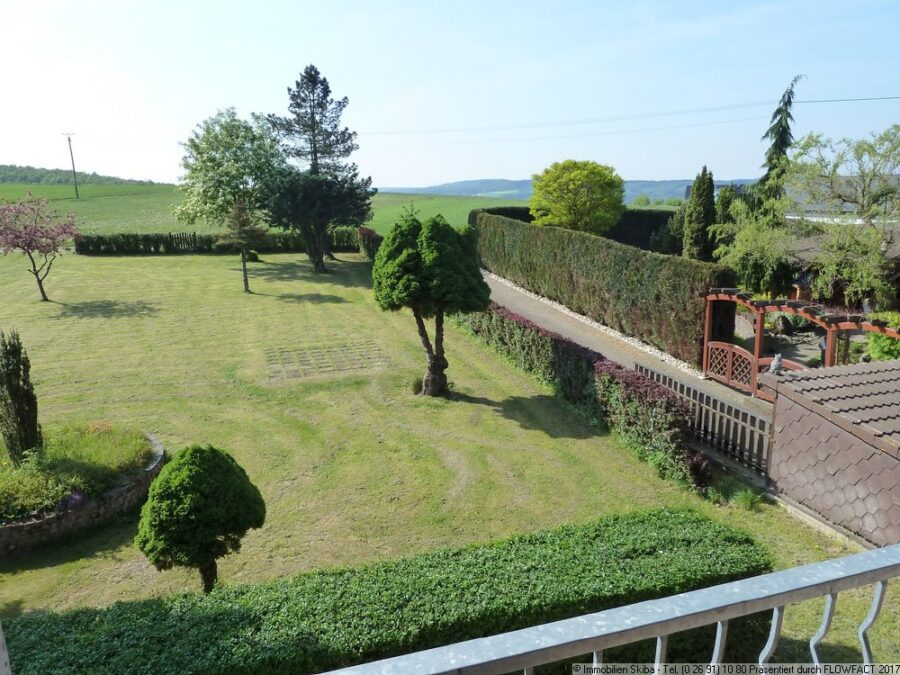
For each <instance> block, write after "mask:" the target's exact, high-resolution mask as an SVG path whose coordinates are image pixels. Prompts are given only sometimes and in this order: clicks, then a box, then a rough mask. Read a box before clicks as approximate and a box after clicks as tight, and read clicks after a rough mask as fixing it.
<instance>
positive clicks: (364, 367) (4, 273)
mask: <svg viewBox="0 0 900 675" xmlns="http://www.w3.org/2000/svg"><path fill="white" fill-rule="evenodd" d="M340 257H341V258H343V259H344V260H343V261H342V262H339V263H335V264H334V265H333V272H332V273H331V274H330V275H327V276H321V277H320V276H316V275H314V274H312V273H311V271H310V266H309V264H308V262H307V261H306V260H305V259H304V257H302V256H298V255H277V256H276V255H272V256H264V262H261V263H258V264H253V265H251V285H252V286H253V288H254V290H255V291H256V292H255V293H254V294H253V295H245V294H244V293H242V292H241V282H240V272H239V264H238V262H237V260H236V259H234V258H231V257H226V256H178V257H145V258H128V257H115V258H88V257H81V256H65V257H64V258H62V259H61V260H59V261H58V263H57V266H56V267H55V268H54V272H53V274H52V275H51V276H50V278H49V280H48V292H49V294H50V297H51V298H52V299H53V301H54V302H52V303H41V302H39V301H38V294H37V289H36V288H35V287H34V283H33V281H32V280H31V279H30V278H29V276H28V274H27V272H26V271H25V270H24V269H23V265H22V261H21V260H20V259H17V258H14V257H7V258H0V297H2V298H3V299H4V302H3V303H2V305H0V327H3V328H4V329H9V328H17V329H18V330H19V331H20V332H21V334H22V339H23V341H24V343H25V345H26V347H27V348H28V350H29V354H30V356H31V361H32V374H33V377H34V379H35V382H36V385H35V386H36V390H37V394H38V397H39V403H40V411H41V415H42V420H43V422H44V424H45V425H49V424H53V425H64V424H71V423H76V422H81V421H87V420H92V419H104V420H108V421H110V422H111V423H113V424H116V425H122V426H125V427H129V428H136V429H144V430H147V431H150V432H152V433H154V434H156V435H157V436H158V437H159V438H160V439H161V440H162V441H163V443H164V444H165V445H166V446H167V447H168V448H169V449H171V450H177V449H178V448H181V447H183V446H185V445H186V444H189V443H212V444H215V445H217V446H220V447H222V448H225V449H228V450H229V451H231V452H232V453H233V454H234V456H235V457H236V458H237V460H238V461H239V462H240V463H241V464H242V465H243V466H244V467H245V468H246V470H247V472H248V473H249V475H250V477H251V479H252V480H253V481H254V482H255V483H256V484H257V485H258V486H259V487H260V490H261V491H262V493H263V496H264V498H265V499H266V502H267V506H268V516H267V520H266V524H265V526H264V527H263V528H262V529H260V530H255V531H251V532H250V533H249V534H248V536H247V538H246V540H245V543H244V548H243V551H242V552H241V553H239V554H236V555H233V556H230V557H228V558H225V559H224V560H223V561H222V562H221V565H220V578H221V580H222V581H223V582H224V583H236V582H253V581H260V580H264V579H271V578H276V577H281V576H284V575H288V574H292V573H295V572H299V571H303V570H309V569H313V568H319V567H329V566H334V565H351V564H358V563H361V562H366V561H372V560H379V559H386V558H394V557H398V556H403V555H408V554H413V553H418V552H422V551H426V550H429V549H432V548H434V547H437V546H444V545H457V544H462V543H466V542H474V541H488V540H491V539H494V538H497V537H501V536H504V535H508V534H511V533H516V532H527V531H532V530H535V529H538V528H542V527H549V526H553V525H557V524H560V523H574V522H584V521H587V520H591V519H593V518H596V517H598V516H600V515H603V514H608V513H616V512H628V511H633V510H635V509H641V508H645V507H657V506H689V507H692V508H694V509H696V510H697V511H699V512H700V513H703V514H705V515H708V516H710V517H711V518H714V519H716V520H718V521H721V522H724V523H727V524H731V525H734V526H738V527H741V528H744V529H746V530H748V531H749V532H751V533H752V534H753V535H754V536H755V537H756V538H757V539H758V540H759V541H760V542H762V543H763V544H764V545H765V546H766V547H767V548H768V549H769V551H770V552H771V554H772V556H773V558H774V560H775V562H776V564H777V565H778V566H779V567H787V566H791V565H796V564H800V563H804V562H810V561H813V560H821V559H825V558H829V557H834V556H838V555H843V554H846V553H849V552H852V551H855V550H857V549H856V547H854V546H850V545H846V544H844V543H841V542H840V541H838V540H835V539H832V538H830V537H829V536H826V535H823V534H822V533H820V532H818V531H817V530H815V529H812V528H810V527H808V526H807V525H805V524H803V523H802V522H800V521H798V520H796V519H794V518H793V517H792V516H790V515H789V514H788V513H787V512H786V511H784V510H783V509H781V508H780V507H778V506H774V505H766V506H763V507H762V508H761V509H760V510H759V511H758V512H756V513H753V514H749V513H748V512H746V511H743V510H739V509H736V508H733V507H728V508H719V507H715V506H712V505H711V504H709V503H707V502H704V501H702V500H701V499H699V498H698V497H696V496H694V495H693V494H691V493H688V492H686V491H684V490H682V489H680V488H678V487H676V486H675V485H673V484H670V483H665V482H662V481H660V480H659V479H658V478H657V477H656V476H655V474H654V473H653V470H652V469H651V468H650V467H649V466H647V465H645V464H642V463H639V462H637V461H636V460H635V459H634V458H633V457H632V456H631V455H630V454H629V452H628V451H626V450H624V449H623V448H622V447H621V446H620V445H618V444H617V443H616V442H615V441H614V440H613V439H612V438H610V437H609V436H607V435H604V434H603V433H601V431H600V430H599V429H598V428H596V427H594V426H591V425H589V424H588V423H587V422H586V421H585V420H583V419H582V418H580V417H579V416H578V415H576V414H575V413H574V412H573V411H572V409H571V408H569V407H568V406H567V404H565V403H564V402H562V401H560V400H558V399H556V398H554V397H553V396H552V393H551V392H550V391H549V390H548V389H547V388H545V387H543V386H542V385H540V384H539V383H537V382H536V381H534V380H533V379H531V378H530V377H529V376H527V375H525V374H523V373H521V372H520V371H518V370H517V369H516V368H514V367H513V366H512V365H511V364H509V363H507V362H505V361H503V360H502V359H500V358H498V357H497V356H496V355H495V354H494V353H493V352H491V351H490V350H488V349H487V348H486V347H484V346H483V345H481V344H479V343H477V342H476V341H475V340H473V339H472V338H470V337H468V336H466V335H464V334H462V333H460V332H458V331H457V330H456V329H454V328H452V327H450V328H448V343H449V344H448V350H449V353H448V358H449V361H450V370H449V371H448V374H449V376H450V379H451V380H452V381H453V382H454V391H455V394H454V396H453V397H452V398H451V399H450V400H443V399H441V400H429V399H423V398H420V397H414V396H412V394H411V393H410V383H411V382H412V380H413V379H414V378H416V377H419V376H420V375H421V373H422V370H423V368H424V363H423V361H424V359H423V355H422V353H421V347H420V345H419V342H418V338H417V335H416V332H415V328H414V323H413V320H412V318H411V316H410V315H408V314H406V313H398V314H384V313H382V312H380V311H378V310H377V308H376V307H375V305H374V302H373V300H372V295H371V291H370V289H369V272H368V266H367V265H366V264H365V263H363V262H361V261H360V260H359V259H358V258H356V257H355V256H350V255H342V256H340ZM135 530H136V521H135V520H130V521H127V522H122V523H119V524H116V525H113V526H109V527H106V528H104V529H102V530H99V531H97V532H95V533H93V534H89V535H86V536H83V537H80V538H79V539H78V540H77V541H74V542H70V543H68V544H66V545H65V546H61V547H58V548H56V549H53V550H46V551H43V552H35V553H32V554H29V555H26V556H23V557H17V558H12V559H8V560H5V561H2V562H0V616H12V615H16V614H19V613H21V612H26V611H35V610H44V609H62V608H68V607H77V606H95V605H105V604H109V603H111V602H114V601H116V600H119V599H126V598H142V597H148V596H154V595H160V594H171V593H176V592H180V591H184V590H194V589H197V587H198V580H197V575H196V572H190V571H184V570H175V571H168V572H162V573H160V572H156V571H155V570H154V569H153V568H152V567H151V566H150V565H149V564H148V563H147V562H146V561H145V559H144V558H143V557H142V556H141V554H140V553H139V552H138V551H137V550H136V549H135V548H134V547H133V546H132V545H131V540H132V538H133V536H134V534H135ZM898 597H900V595H898V592H897V590H896V589H895V588H893V587H891V589H890V590H889V595H888V599H887V601H886V603H885V608H884V610H883V612H882V617H881V619H880V620H879V622H878V624H876V628H875V629H874V630H873V631H872V637H873V644H874V646H875V650H876V651H875V653H876V657H877V658H878V659H879V660H897V659H898V658H900V607H898V605H900V602H898ZM868 598H869V591H868V590H865V591H863V592H856V593H847V594H842V595H841V598H840V600H839V602H838V611H837V616H836V617H835V623H834V627H833V629H832V633H831V634H830V636H829V639H828V641H827V643H829V644H831V645H832V651H830V652H827V653H826V660H827V659H828V658H833V659H841V658H846V657H850V658H858V652H857V643H856V638H855V633H854V630H855V625H856V624H858V622H859V620H860V619H861V617H862V616H864V614H865V612H866V610H867V606H868ZM821 606H822V603H821V602H815V603H809V604H804V605H801V606H799V607H792V608H790V609H789V610H788V612H787V618H786V627H785V634H786V636H787V638H788V639H786V640H785V642H784V644H783V646H782V648H781V651H780V657H781V658H782V659H787V660H798V659H803V658H804V656H803V651H802V650H803V648H804V643H805V642H806V641H807V640H808V639H809V637H810V636H811V634H812V633H813V632H815V628H816V626H817V624H818V620H819V612H820V608H821ZM733 638H734V639H738V638H737V636H733Z"/></svg>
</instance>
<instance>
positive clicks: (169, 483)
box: [134, 445, 266, 593]
mask: <svg viewBox="0 0 900 675" xmlns="http://www.w3.org/2000/svg"><path fill="white" fill-rule="evenodd" d="M265 519H266V505H265V502H264V501H263V498H262V496H261V495H260V494H259V490H258V489H257V488H256V486H255V485H253V483H251V482H250V479H249V478H248V477H247V473H246V472H245V471H244V470H243V469H242V468H241V467H240V465H239V464H238V463H237V462H236V461H234V458H233V457H232V456H231V455H229V454H227V453H225V452H222V451H221V450H219V449H217V448H214V447H212V446H209V447H205V448H204V447H200V446H198V445H194V446H191V447H189V448H185V449H184V450H182V451H181V452H180V453H179V454H178V455H177V456H176V457H175V459H173V460H172V461H171V462H169V464H168V465H166V466H165V467H163V470H162V471H161V472H160V474H159V476H158V477H157V479H156V480H155V481H153V483H152V485H151V486H150V494H149V496H148V498H147V503H146V504H144V508H143V509H141V523H140V526H139V527H138V533H137V537H135V540H134V542H135V545H136V546H137V547H138V548H139V549H140V550H141V552H143V553H144V555H146V556H147V558H148V559H149V560H150V562H151V563H153V565H155V566H156V568H157V569H159V570H166V569H171V568H172V567H174V566H176V565H178V566H182V567H196V568H197V569H198V570H199V571H200V576H201V578H202V580H203V590H204V592H206V593H209V592H210V591H211V590H212V588H213V586H214V585H215V583H216V579H217V576H218V570H217V566H216V559H217V558H221V557H222V556H224V555H227V554H228V553H232V552H234V551H239V550H240V549H241V538H242V537H243V536H244V535H245V534H246V533H247V530H249V529H250V528H259V527H262V525H263V523H264V522H265Z"/></svg>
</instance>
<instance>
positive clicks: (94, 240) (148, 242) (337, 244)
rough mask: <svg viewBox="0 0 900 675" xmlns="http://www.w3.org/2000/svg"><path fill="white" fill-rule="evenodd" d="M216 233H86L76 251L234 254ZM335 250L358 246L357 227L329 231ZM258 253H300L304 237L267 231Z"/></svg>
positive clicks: (139, 253)
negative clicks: (220, 241)
mask: <svg viewBox="0 0 900 675" xmlns="http://www.w3.org/2000/svg"><path fill="white" fill-rule="evenodd" d="M219 236H220V235H218V234H215V233H213V234H197V233H195V232H175V233H173V232H168V233H156V234H132V233H127V232H122V233H118V234H85V235H82V236H80V237H79V238H77V239H76V240H75V252H76V253H80V254H82V255H178V254H186V253H237V248H236V247H234V246H227V245H226V246H222V245H220V244H218V240H219ZM331 248H332V251H334V252H351V251H354V252H355V251H356V250H358V248H359V239H358V236H357V228H355V227H351V226H340V227H335V228H333V229H332V231H331ZM254 250H255V251H257V252H258V253H303V252H304V251H305V250H306V247H305V246H304V243H303V237H302V236H300V234H298V233H296V232H276V231H273V232H269V233H268V234H266V237H265V240H264V241H262V242H260V243H259V245H258V246H255V247H254Z"/></svg>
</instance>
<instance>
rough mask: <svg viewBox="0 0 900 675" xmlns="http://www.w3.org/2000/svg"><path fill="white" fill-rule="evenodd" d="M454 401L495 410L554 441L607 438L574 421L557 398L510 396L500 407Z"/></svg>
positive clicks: (481, 400)
mask: <svg viewBox="0 0 900 675" xmlns="http://www.w3.org/2000/svg"><path fill="white" fill-rule="evenodd" d="M448 398H449V399H450V400H452V401H460V402H462V403H472V404H475V405H484V406H488V407H489V408H493V409H494V410H496V411H497V412H498V413H500V414H501V415H502V416H503V417H505V418H506V419H508V420H512V421H513V422H516V423H517V424H518V425H519V426H520V427H522V428H523V429H528V430H536V431H543V432H544V433H545V434H547V435H548V436H550V437H551V438H578V439H583V438H594V437H595V436H601V435H604V434H605V432H604V430H603V429H601V428H600V427H597V426H593V425H591V424H589V423H588V422H586V421H582V420H579V419H573V417H574V416H575V415H574V411H572V409H571V406H570V405H569V404H567V403H566V402H565V401H564V400H563V399H561V398H559V397H558V396H552V395H548V394H538V395H536V396H510V397H509V398H507V399H504V400H503V401H500V402H499V403H498V402H497V401H492V400H491V399H489V398H485V397H483V396H469V395H468V394H462V393H458V392H451V393H450V394H449V396H448Z"/></svg>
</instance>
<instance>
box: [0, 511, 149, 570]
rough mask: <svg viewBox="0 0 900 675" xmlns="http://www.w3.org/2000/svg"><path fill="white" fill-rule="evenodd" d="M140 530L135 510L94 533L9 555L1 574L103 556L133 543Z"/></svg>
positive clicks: (74, 536)
mask: <svg viewBox="0 0 900 675" xmlns="http://www.w3.org/2000/svg"><path fill="white" fill-rule="evenodd" d="M137 528H138V511H137V510H135V511H134V512H133V513H129V514H125V515H123V516H121V518H120V519H117V520H116V521H114V522H112V523H109V524H107V525H103V526H101V527H98V528H97V529H95V530H91V531H90V532H75V533H73V534H72V535H70V536H68V537H66V538H64V539H60V540H58V541H55V542H52V543H49V544H47V545H46V546H42V547H40V548H36V549H35V550H33V551H26V552H24V553H11V554H7V555H6V556H4V557H3V559H2V560H0V574H9V573H12V572H25V571H32V570H40V569H44V568H47V567H55V566H57V565H63V564H65V563H70V562H74V561H75V560H81V559H83V558H93V557H96V556H99V555H101V554H102V553H103V552H104V551H109V550H112V549H117V548H119V547H121V546H124V545H126V544H130V543H131V542H132V541H134V537H135V535H136V534H137Z"/></svg>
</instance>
